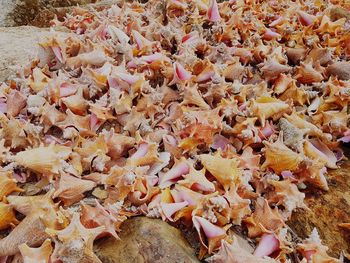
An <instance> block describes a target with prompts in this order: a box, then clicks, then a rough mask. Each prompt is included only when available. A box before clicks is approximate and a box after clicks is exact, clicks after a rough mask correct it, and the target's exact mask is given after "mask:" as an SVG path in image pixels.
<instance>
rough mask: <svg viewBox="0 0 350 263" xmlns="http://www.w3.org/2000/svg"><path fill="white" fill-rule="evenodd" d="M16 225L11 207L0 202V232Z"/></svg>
mask: <svg viewBox="0 0 350 263" xmlns="http://www.w3.org/2000/svg"><path fill="white" fill-rule="evenodd" d="M18 223H19V221H18V220H17V219H16V216H15V213H14V211H13V207H12V205H9V204H5V203H3V202H0V230H4V229H6V228H9V227H10V226H15V225H17V224H18Z"/></svg>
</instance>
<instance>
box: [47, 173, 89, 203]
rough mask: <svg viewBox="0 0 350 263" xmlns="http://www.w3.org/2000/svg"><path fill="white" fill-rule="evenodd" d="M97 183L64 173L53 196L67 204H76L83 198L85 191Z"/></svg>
mask: <svg viewBox="0 0 350 263" xmlns="http://www.w3.org/2000/svg"><path fill="white" fill-rule="evenodd" d="M95 186H96V183H95V182H93V181H90V180H83V179H79V178H76V177H74V176H71V175H68V174H65V173H64V174H62V175H61V177H60V179H59V181H58V182H57V185H56V191H55V193H54V195H53V197H54V198H55V197H59V198H60V199H61V200H62V201H63V202H64V204H65V205H70V204H74V203H76V202H78V201H80V200H81V199H83V197H84V195H83V193H84V192H86V191H90V190H91V189H93V188H94V187H95Z"/></svg>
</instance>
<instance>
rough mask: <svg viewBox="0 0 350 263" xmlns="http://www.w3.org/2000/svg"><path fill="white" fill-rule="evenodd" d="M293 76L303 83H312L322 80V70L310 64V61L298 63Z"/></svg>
mask: <svg viewBox="0 0 350 263" xmlns="http://www.w3.org/2000/svg"><path fill="white" fill-rule="evenodd" d="M295 78H296V79H297V80H298V81H299V82H301V83H303V84H312V83H315V82H320V81H322V80H323V75H322V72H320V71H319V70H317V69H316V68H315V67H313V66H312V61H311V62H309V63H303V62H301V63H300V66H298V67H297V70H296V76H295Z"/></svg>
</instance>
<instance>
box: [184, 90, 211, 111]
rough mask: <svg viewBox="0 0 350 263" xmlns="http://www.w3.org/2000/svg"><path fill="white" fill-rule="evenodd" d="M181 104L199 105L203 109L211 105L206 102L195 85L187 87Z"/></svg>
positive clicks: (207, 108)
mask: <svg viewBox="0 0 350 263" xmlns="http://www.w3.org/2000/svg"><path fill="white" fill-rule="evenodd" d="M181 105H188V106H197V107H198V108H200V109H203V110H209V109H210V106H209V105H208V104H207V103H206V102H205V100H204V99H203V97H202V96H201V94H199V91H198V88H197V87H196V86H195V85H193V86H190V87H186V88H185V91H184V98H183V101H182V102H181Z"/></svg>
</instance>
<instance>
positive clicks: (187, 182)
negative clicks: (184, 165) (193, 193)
mask: <svg viewBox="0 0 350 263" xmlns="http://www.w3.org/2000/svg"><path fill="white" fill-rule="evenodd" d="M183 177H184V179H183V180H180V181H178V183H179V184H181V185H183V186H185V187H187V188H190V189H194V190H199V191H204V192H214V191H215V186H214V184H213V183H212V182H210V181H209V180H208V179H207V178H206V177H205V169H202V170H200V171H197V170H195V169H193V168H192V167H190V171H189V173H188V174H186V175H184V176H183Z"/></svg>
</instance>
